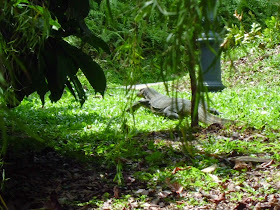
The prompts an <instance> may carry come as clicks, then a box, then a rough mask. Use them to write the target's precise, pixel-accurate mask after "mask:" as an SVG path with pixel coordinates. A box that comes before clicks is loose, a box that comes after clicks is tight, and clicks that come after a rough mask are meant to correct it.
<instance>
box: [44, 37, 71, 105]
mask: <svg viewBox="0 0 280 210" xmlns="http://www.w3.org/2000/svg"><path fill="white" fill-rule="evenodd" d="M56 45H57V41H56V40H53V39H50V40H49V41H48V42H47V43H46V45H45V48H44V51H42V55H43V58H44V61H45V63H46V65H47V71H46V74H45V76H46V79H47V82H48V87H49V90H50V92H51V94H50V97H49V98H50V99H51V101H53V102H56V101H58V100H59V99H60V98H61V96H62V94H63V90H64V84H65V82H66V75H63V74H60V72H59V71H58V64H57V63H58V62H57V51H56V47H57V46H56Z"/></svg>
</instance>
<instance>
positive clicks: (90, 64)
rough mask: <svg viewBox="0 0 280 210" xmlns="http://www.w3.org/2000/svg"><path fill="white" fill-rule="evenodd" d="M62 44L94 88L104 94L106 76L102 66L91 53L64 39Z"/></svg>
mask: <svg viewBox="0 0 280 210" xmlns="http://www.w3.org/2000/svg"><path fill="white" fill-rule="evenodd" d="M62 46H63V47H64V49H65V51H66V52H67V53H68V54H69V56H71V57H72V60H73V61H74V63H75V65H76V66H77V67H79V68H80V69H81V70H82V71H83V73H84V75H85V76H86V78H87V79H88V81H89V83H90V84H91V86H92V87H93V89H95V91H96V92H99V93H101V94H102V95H103V94H104V92H105V89H106V78H105V75H104V72H103V70H102V69H101V67H100V66H99V65H98V64H97V63H96V62H94V61H93V60H92V58H91V57H90V56H89V55H87V54H86V53H84V52H82V51H81V50H79V49H78V48H76V47H74V46H71V45H70V44H68V43H67V42H65V41H63V42H62Z"/></svg>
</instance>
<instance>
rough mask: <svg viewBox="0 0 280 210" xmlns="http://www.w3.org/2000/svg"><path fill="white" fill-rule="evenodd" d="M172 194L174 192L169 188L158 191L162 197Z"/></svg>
mask: <svg viewBox="0 0 280 210" xmlns="http://www.w3.org/2000/svg"><path fill="white" fill-rule="evenodd" d="M171 194H172V192H171V191H169V190H164V191H162V192H159V193H158V197H160V198H166V197H167V196H169V195H171Z"/></svg>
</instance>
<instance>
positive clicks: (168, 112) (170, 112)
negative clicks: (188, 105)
mask: <svg viewBox="0 0 280 210" xmlns="http://www.w3.org/2000/svg"><path fill="white" fill-rule="evenodd" d="M163 114H164V116H165V117H167V118H169V119H179V118H180V116H179V115H178V114H177V112H175V111H174V107H172V106H168V107H166V108H165V109H164V110H163Z"/></svg>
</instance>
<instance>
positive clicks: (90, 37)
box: [75, 21, 110, 53]
mask: <svg viewBox="0 0 280 210" xmlns="http://www.w3.org/2000/svg"><path fill="white" fill-rule="evenodd" d="M79 24H80V28H81V29H82V30H83V32H84V33H83V34H80V33H79V34H75V36H77V37H78V38H80V39H81V40H82V41H83V42H86V43H88V44H90V45H91V46H92V47H94V48H95V49H97V50H98V49H99V48H101V49H102V50H104V51H105V52H106V53H110V48H109V46H108V45H107V44H106V42H104V41H103V40H102V39H101V38H99V37H97V36H95V35H94V34H93V33H92V31H91V30H89V28H88V27H87V25H86V24H85V22H84V21H81V22H80V23H79Z"/></svg>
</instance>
